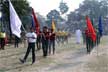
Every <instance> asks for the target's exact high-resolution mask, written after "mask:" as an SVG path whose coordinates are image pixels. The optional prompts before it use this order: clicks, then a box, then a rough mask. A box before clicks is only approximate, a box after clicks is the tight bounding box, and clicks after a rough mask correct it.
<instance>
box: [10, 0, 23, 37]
mask: <svg viewBox="0 0 108 72" xmlns="http://www.w3.org/2000/svg"><path fill="white" fill-rule="evenodd" d="M9 10H10V25H11V31H12V34H14V35H16V36H17V37H19V38H20V37H21V35H20V34H21V25H22V22H21V20H20V18H19V17H18V15H17V13H16V11H15V9H14V7H13V5H12V3H11V1H10V0H9Z"/></svg>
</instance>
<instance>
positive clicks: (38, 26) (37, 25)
mask: <svg viewBox="0 0 108 72" xmlns="http://www.w3.org/2000/svg"><path fill="white" fill-rule="evenodd" d="M32 14H33V18H34V23H35V27H36V34H38V33H39V32H40V25H39V22H38V20H37V18H36V15H35V12H34V10H33V9H32Z"/></svg>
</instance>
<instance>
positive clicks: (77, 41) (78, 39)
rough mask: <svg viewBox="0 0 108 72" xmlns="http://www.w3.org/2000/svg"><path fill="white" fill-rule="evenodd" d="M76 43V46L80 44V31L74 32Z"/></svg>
mask: <svg viewBox="0 0 108 72" xmlns="http://www.w3.org/2000/svg"><path fill="white" fill-rule="evenodd" d="M76 43H77V44H80V43H81V30H80V29H77V30H76Z"/></svg>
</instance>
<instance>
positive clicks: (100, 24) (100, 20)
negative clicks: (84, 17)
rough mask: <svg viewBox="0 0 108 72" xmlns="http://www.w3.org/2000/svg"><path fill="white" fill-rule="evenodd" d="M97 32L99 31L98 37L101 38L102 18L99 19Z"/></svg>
mask: <svg viewBox="0 0 108 72" xmlns="http://www.w3.org/2000/svg"><path fill="white" fill-rule="evenodd" d="M98 31H99V34H100V36H102V32H103V30H102V18H101V16H100V17H99V24H98Z"/></svg>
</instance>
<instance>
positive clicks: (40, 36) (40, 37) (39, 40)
mask: <svg viewBox="0 0 108 72" xmlns="http://www.w3.org/2000/svg"><path fill="white" fill-rule="evenodd" d="M41 42H42V32H41V31H40V32H39V34H38V35H37V40H36V45H37V50H40V49H41Z"/></svg>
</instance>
